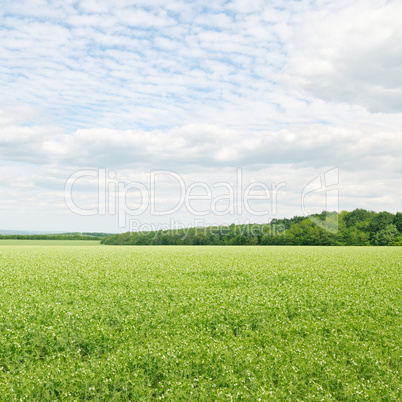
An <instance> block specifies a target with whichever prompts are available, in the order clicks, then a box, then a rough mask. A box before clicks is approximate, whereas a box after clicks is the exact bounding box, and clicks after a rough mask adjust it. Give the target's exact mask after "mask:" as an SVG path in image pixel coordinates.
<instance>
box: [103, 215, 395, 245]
mask: <svg viewBox="0 0 402 402" xmlns="http://www.w3.org/2000/svg"><path fill="white" fill-rule="evenodd" d="M101 243H102V244H110V245H261V246H268V245H297V246H302V245H304V246H402V213H401V212H397V213H396V214H392V213H390V212H386V211H384V212H374V211H368V210H365V209H360V208H358V209H355V210H354V211H351V212H347V211H342V212H340V213H339V214H338V213H336V212H327V211H323V212H322V213H321V214H314V215H310V216H308V217H305V216H303V217H302V216H295V217H293V218H290V219H288V218H284V219H273V220H271V222H269V223H266V224H247V225H230V226H210V227H194V228H181V229H172V230H164V231H149V232H127V233H122V234H117V235H113V236H107V237H104V238H103V239H102V240H101Z"/></svg>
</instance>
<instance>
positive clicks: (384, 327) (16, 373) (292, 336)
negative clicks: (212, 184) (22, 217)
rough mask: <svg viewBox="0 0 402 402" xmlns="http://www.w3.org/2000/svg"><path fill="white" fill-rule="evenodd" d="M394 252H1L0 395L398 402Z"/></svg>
mask: <svg viewBox="0 0 402 402" xmlns="http://www.w3.org/2000/svg"><path fill="white" fill-rule="evenodd" d="M401 283H402V248H401V247H399V248H392V247H383V248H375V247H361V248H354V247H347V248H346V247H333V248H330V247H215V248H214V247H179V246H178V247H113V246H100V247H92V246H75V247H66V246H63V247H46V246H35V245H32V246H29V245H28V246H25V245H23V246H12V245H10V246H2V247H0V285H1V287H0V289H1V298H0V396H1V398H0V399H1V400H10V401H11V400H20V399H21V400H24V399H27V400H55V399H56V400H82V399H88V400H91V399H94V400H99V399H102V400H104V399H106V400H150V399H151V400H153V399H159V398H165V399H167V400H237V399H245V400H258V399H261V400H270V399H276V400H304V401H308V400H331V399H334V400H350V401H354V400H387V401H388V400H401V399H402V389H401V386H402V384H401V383H402V381H401V378H402V376H401V372H402V365H401V360H402V358H401V356H402V333H401V324H402V315H401V308H402V295H401Z"/></svg>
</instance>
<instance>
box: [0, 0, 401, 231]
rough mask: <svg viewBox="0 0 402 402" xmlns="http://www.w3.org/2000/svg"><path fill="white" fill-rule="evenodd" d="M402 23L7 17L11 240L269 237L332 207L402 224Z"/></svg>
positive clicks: (104, 11) (132, 12)
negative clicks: (227, 232) (251, 229)
mask: <svg viewBox="0 0 402 402" xmlns="http://www.w3.org/2000/svg"><path fill="white" fill-rule="evenodd" d="M401 15H402V3H401V2H400V1H398V0H394V1H393V0H388V1H386V0H362V1H355V0H338V1H336V2H334V1H329V0H298V1H296V0H287V1H284V0H272V1H263V0H261V1H260V0H254V1H245V0H214V1H206V0H205V1H204V0H198V1H197V0H195V1H191V2H190V1H181V0H171V1H165V0H142V1H141V0H131V1H129V0H115V1H113V2H112V1H106V0H82V1H81V0H78V1H77V0H74V1H72V0H63V1H50V0H49V1H46V0H25V1H24V0H21V1H18V2H17V1H9V0H0V88H1V91H0V170H1V175H0V188H1V192H0V229H1V230H23V229H25V230H49V231H59V230H61V231H107V232H122V231H125V230H128V229H129V226H130V220H134V226H135V225H137V226H138V225H140V224H152V225H158V224H161V223H164V224H170V223H171V222H173V221H172V219H173V220H175V222H178V223H182V224H189V225H190V224H197V222H196V220H197V221H199V220H200V219H201V220H204V221H205V223H211V224H213V223H231V222H234V221H239V222H244V221H247V220H250V221H252V222H264V221H268V220H270V219H272V218H273V217H282V216H287V217H291V216H293V215H302V214H305V213H310V212H319V211H321V210H324V209H326V208H327V206H328V208H332V206H334V205H335V204H336V203H334V198H333V196H334V194H339V209H341V210H342V209H346V210H352V209H354V208H357V207H360V208H367V209H372V210H375V211H381V210H388V211H392V212H395V211H397V210H401V209H402V186H401V184H402V161H401V155H402V29H401V24H400V16H401ZM80 172H81V173H80ZM156 172H159V173H158V174H156ZM167 172H170V173H167ZM328 172H330V173H328ZM334 172H335V173H336V175H334V174H335V173H334ZM330 176H331V178H330V179H328V178H329V177H330ZM335 176H336V177H335ZM325 179H327V181H326V180H325ZM239 181H241V183H239ZM256 182H258V183H260V184H259V185H258V186H257V185H255V186H254V188H251V187H250V186H251V185H252V183H256ZM197 183H198V184H197ZM199 183H203V184H202V185H201V184H199ZM222 183H226V187H225V184H222ZM309 183H310V184H309ZM311 183H312V184H311ZM317 183H318V184H317ZM320 183H321V184H320ZM264 186H265V187H264ZM309 186H310V187H311V186H312V187H311V191H310V192H309V193H308V194H307V192H308V191H306V189H308V188H309ZM320 186H321V187H320ZM247 188H248V190H246V189H247ZM66 189H67V190H68V191H67V193H68V194H66ZM209 189H210V193H209ZM231 189H233V192H231ZM249 190H250V191H249ZM328 190H332V193H331V194H332V198H331V200H330V197H329V195H328V194H329V193H328ZM247 191H248V193H249V195H250V197H251V196H255V197H254V198H257V196H259V200H253V201H251V202H249V205H248V207H249V208H247V206H245V205H243V204H244V202H243V201H242V200H241V198H239V197H240V196H239V194H240V195H241V196H243V195H244V193H245V192H247ZM183 192H184V198H185V199H184V198H183ZM232 193H233V199H234V200H231V197H232ZM197 194H198V195H199V196H204V197H205V198H204V199H203V200H197V197H196V196H197ZM225 194H226V199H225ZM141 197H142V198H141ZM191 197H193V198H192V201H191V202H192V204H191V205H190V201H188V200H189V199H190V198H191ZM218 197H222V198H221V199H218ZM199 198H201V197H199ZM66 199H67V201H66ZM232 201H233V202H232ZM329 201H331V202H329ZM151 204H152V205H151ZM327 204H328V205H327ZM329 204H331V206H329ZM72 205H73V206H76V209H75V210H74V207H72ZM176 205H177V206H178V208H174V206H176ZM189 205H190V206H189ZM152 207H153V209H152ZM232 207H233V208H232ZM119 208H120V209H119ZM334 208H335V207H334ZM334 208H332V209H334ZM122 210H123V213H122ZM156 210H157V211H159V213H155V211H156ZM169 210H174V211H173V212H171V213H160V212H161V211H165V212H166V211H169ZM194 211H195V212H197V213H195V212H194ZM200 211H203V213H199V212H200ZM130 213H131V215H132V216H131V215H130ZM118 215H120V216H118ZM122 216H123V217H122ZM131 225H133V222H131Z"/></svg>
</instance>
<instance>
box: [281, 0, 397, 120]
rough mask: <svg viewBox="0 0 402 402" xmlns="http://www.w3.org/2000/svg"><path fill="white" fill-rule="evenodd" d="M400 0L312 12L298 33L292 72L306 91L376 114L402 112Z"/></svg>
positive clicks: (372, 1) (380, 1)
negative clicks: (360, 107) (359, 106)
mask: <svg viewBox="0 0 402 402" xmlns="http://www.w3.org/2000/svg"><path fill="white" fill-rule="evenodd" d="M401 15H402V3H401V2H400V1H385V0H370V1H368V0H364V1H356V2H353V3H351V4H350V5H348V6H346V7H341V8H340V9H338V10H333V11H326V12H324V11H320V12H315V13H312V14H311V15H310V16H309V17H307V18H306V20H305V21H304V23H303V24H302V26H301V28H300V29H299V30H297V31H296V33H295V41H294V42H293V54H292V58H291V60H290V62H289V66H288V69H287V70H288V73H289V74H290V75H292V76H293V78H297V79H298V80H299V81H300V84H301V86H302V87H303V88H304V89H305V91H306V92H307V93H309V94H311V95H313V96H316V97H318V98H321V99H324V100H327V101H331V102H346V103H352V104H358V105H362V106H364V107H366V108H367V109H368V110H370V111H372V112H391V113H392V112H398V113H400V112H402V30H401V28H400V16H401Z"/></svg>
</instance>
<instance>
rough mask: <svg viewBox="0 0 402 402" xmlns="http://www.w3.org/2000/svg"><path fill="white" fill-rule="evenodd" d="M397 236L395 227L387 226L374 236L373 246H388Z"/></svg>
mask: <svg viewBox="0 0 402 402" xmlns="http://www.w3.org/2000/svg"><path fill="white" fill-rule="evenodd" d="M398 236H399V232H398V229H397V228H396V226H395V225H393V224H391V225H387V226H386V227H385V228H384V229H382V230H380V231H379V232H377V233H376V234H375V235H374V238H373V244H374V245H375V246H389V245H390V244H391V243H392V242H393V241H394V240H395V239H396V238H397V237H398Z"/></svg>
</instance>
